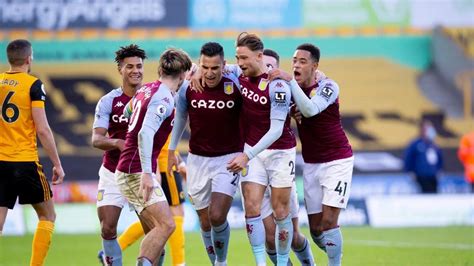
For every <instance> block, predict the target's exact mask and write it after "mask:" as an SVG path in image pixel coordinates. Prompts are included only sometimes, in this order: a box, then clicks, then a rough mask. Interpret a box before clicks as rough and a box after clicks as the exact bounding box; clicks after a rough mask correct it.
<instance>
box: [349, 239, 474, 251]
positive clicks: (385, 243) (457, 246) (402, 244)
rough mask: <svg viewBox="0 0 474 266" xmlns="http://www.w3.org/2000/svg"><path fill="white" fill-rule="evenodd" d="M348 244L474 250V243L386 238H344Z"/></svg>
mask: <svg viewBox="0 0 474 266" xmlns="http://www.w3.org/2000/svg"><path fill="white" fill-rule="evenodd" d="M344 243H347V244H357V245H364V246H378V247H398V248H439V249H457V250H474V243H473V244H448V243H438V244H435V243H411V242H400V241H384V240H352V239H350V240H349V239H348V240H344Z"/></svg>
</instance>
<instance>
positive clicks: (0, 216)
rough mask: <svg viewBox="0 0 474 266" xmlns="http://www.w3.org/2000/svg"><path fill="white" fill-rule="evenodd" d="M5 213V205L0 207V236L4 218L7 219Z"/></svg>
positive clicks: (6, 211) (6, 209) (6, 210)
mask: <svg viewBox="0 0 474 266" xmlns="http://www.w3.org/2000/svg"><path fill="white" fill-rule="evenodd" d="M7 213H8V208H7V207H0V236H2V234H3V226H4V225H5V220H6V219H7Z"/></svg>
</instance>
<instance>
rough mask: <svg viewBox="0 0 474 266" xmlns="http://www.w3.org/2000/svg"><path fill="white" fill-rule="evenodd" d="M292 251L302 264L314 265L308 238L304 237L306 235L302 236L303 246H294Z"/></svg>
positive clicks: (306, 265)
mask: <svg viewBox="0 0 474 266" xmlns="http://www.w3.org/2000/svg"><path fill="white" fill-rule="evenodd" d="M292 249H293V248H292ZM293 252H294V253H295V255H296V257H297V258H298V260H299V261H300V263H301V265H302V266H313V265H315V263H314V258H313V253H312V252H311V247H310V246H309V241H308V239H306V237H305V238H304V244H303V247H302V248H300V249H296V248H295V249H293Z"/></svg>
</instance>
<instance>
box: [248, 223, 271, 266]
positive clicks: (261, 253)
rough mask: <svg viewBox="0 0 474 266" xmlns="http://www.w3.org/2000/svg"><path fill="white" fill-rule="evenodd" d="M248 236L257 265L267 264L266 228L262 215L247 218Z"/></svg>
mask: <svg viewBox="0 0 474 266" xmlns="http://www.w3.org/2000/svg"><path fill="white" fill-rule="evenodd" d="M245 220H246V223H247V236H248V238H249V241H250V245H251V246H252V252H253V255H254V257H255V262H256V264H257V265H265V264H266V260H267V258H265V228H264V227H263V221H262V216H260V215H259V216H257V217H252V218H246V219H245Z"/></svg>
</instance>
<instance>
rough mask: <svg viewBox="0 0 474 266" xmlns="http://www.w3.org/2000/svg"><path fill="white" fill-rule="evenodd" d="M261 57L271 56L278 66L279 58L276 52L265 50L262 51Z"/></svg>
mask: <svg viewBox="0 0 474 266" xmlns="http://www.w3.org/2000/svg"><path fill="white" fill-rule="evenodd" d="M263 55H267V56H271V57H273V58H275V59H276V61H277V64H280V56H279V55H278V53H277V52H275V51H273V50H272V49H265V50H263Z"/></svg>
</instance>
